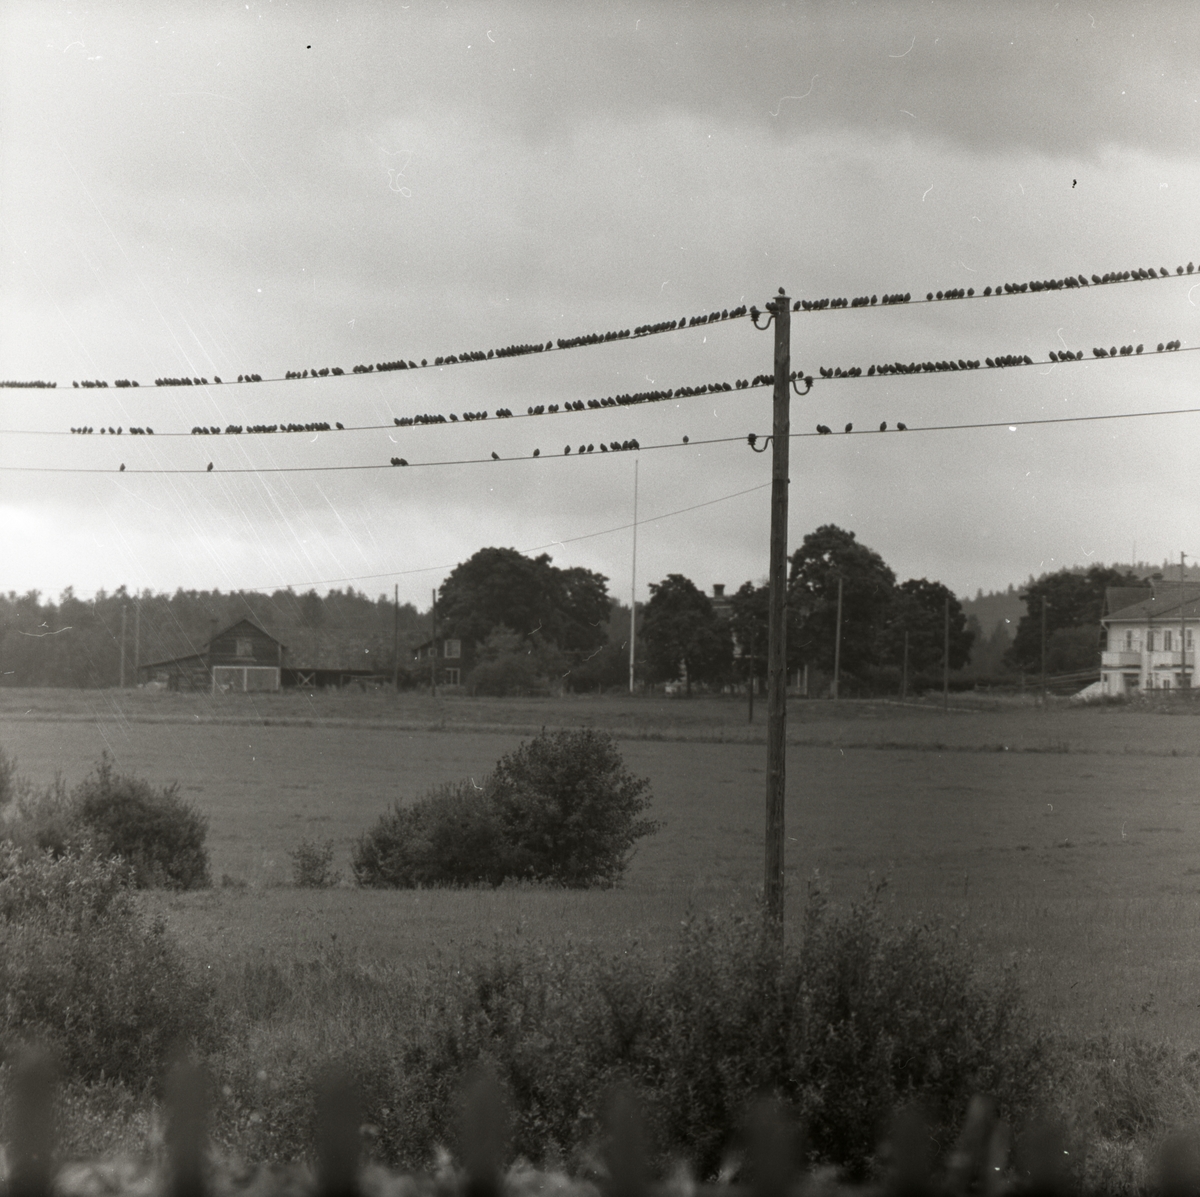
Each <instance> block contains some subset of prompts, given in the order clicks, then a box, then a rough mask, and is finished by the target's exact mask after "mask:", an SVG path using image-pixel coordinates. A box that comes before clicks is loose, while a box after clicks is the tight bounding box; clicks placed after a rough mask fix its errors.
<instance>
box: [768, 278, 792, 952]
mask: <svg viewBox="0 0 1200 1197" xmlns="http://www.w3.org/2000/svg"><path fill="white" fill-rule="evenodd" d="M768 307H769V309H770V311H771V312H772V314H773V316H774V319H775V398H774V404H773V407H774V420H773V422H772V427H771V559H770V591H769V599H768V603H769V608H768V619H767V844H766V849H767V850H766V875H765V879H764V880H765V884H764V886H763V896H764V898H765V909H766V917H767V921H768V923H769V925H770V930H771V931H772V933H773V934H774V935H775V936H776V937H777V938H778V939H779V940H782V939H783V845H784V824H783V799H784V785H785V782H786V779H787V762H786V759H785V755H784V754H785V749H786V730H787V530H788V449H789V447H790V441H789V439H788V438H789V437H790V435H791V394H790V392H789V390H788V388H789V387H790V386H791V385H792V384H791V379H790V378H789V377H788V376H789V375H790V373H791V360H792V351H791V333H792V304H791V300H790V299H789V298H788V297H787V296H786V295H785V294H784V293H783V288H782V287H781V288H780V289H779V295H778V296H776V298H775V299H774V300H773V301H772V302H771V303H770V304H769V305H768Z"/></svg>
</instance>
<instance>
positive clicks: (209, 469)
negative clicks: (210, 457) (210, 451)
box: [208, 461, 212, 474]
mask: <svg viewBox="0 0 1200 1197" xmlns="http://www.w3.org/2000/svg"><path fill="white" fill-rule="evenodd" d="M208 472H209V473H210V474H211V473H212V462H211V461H210V462H209V463H208Z"/></svg>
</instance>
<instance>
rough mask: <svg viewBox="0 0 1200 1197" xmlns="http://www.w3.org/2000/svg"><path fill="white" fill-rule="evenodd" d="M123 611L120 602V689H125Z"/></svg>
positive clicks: (122, 605) (123, 608) (123, 605)
mask: <svg viewBox="0 0 1200 1197" xmlns="http://www.w3.org/2000/svg"><path fill="white" fill-rule="evenodd" d="M125 611H126V606H125V604H124V603H122V604H121V689H122V690H124V689H125Z"/></svg>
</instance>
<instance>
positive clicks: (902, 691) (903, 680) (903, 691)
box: [900, 628, 908, 702]
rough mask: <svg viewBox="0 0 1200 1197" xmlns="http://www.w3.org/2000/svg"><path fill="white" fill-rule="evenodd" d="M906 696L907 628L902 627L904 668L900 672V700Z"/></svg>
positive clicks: (902, 700)
mask: <svg viewBox="0 0 1200 1197" xmlns="http://www.w3.org/2000/svg"><path fill="white" fill-rule="evenodd" d="M907 698H908V628H905V629H904V669H903V670H902V671H901V674H900V701H901V702H904V701H905V700H906V699H907Z"/></svg>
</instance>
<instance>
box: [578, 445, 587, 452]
mask: <svg viewBox="0 0 1200 1197" xmlns="http://www.w3.org/2000/svg"><path fill="white" fill-rule="evenodd" d="M579 452H580V453H586V452H587V445H580V446H579Z"/></svg>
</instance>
